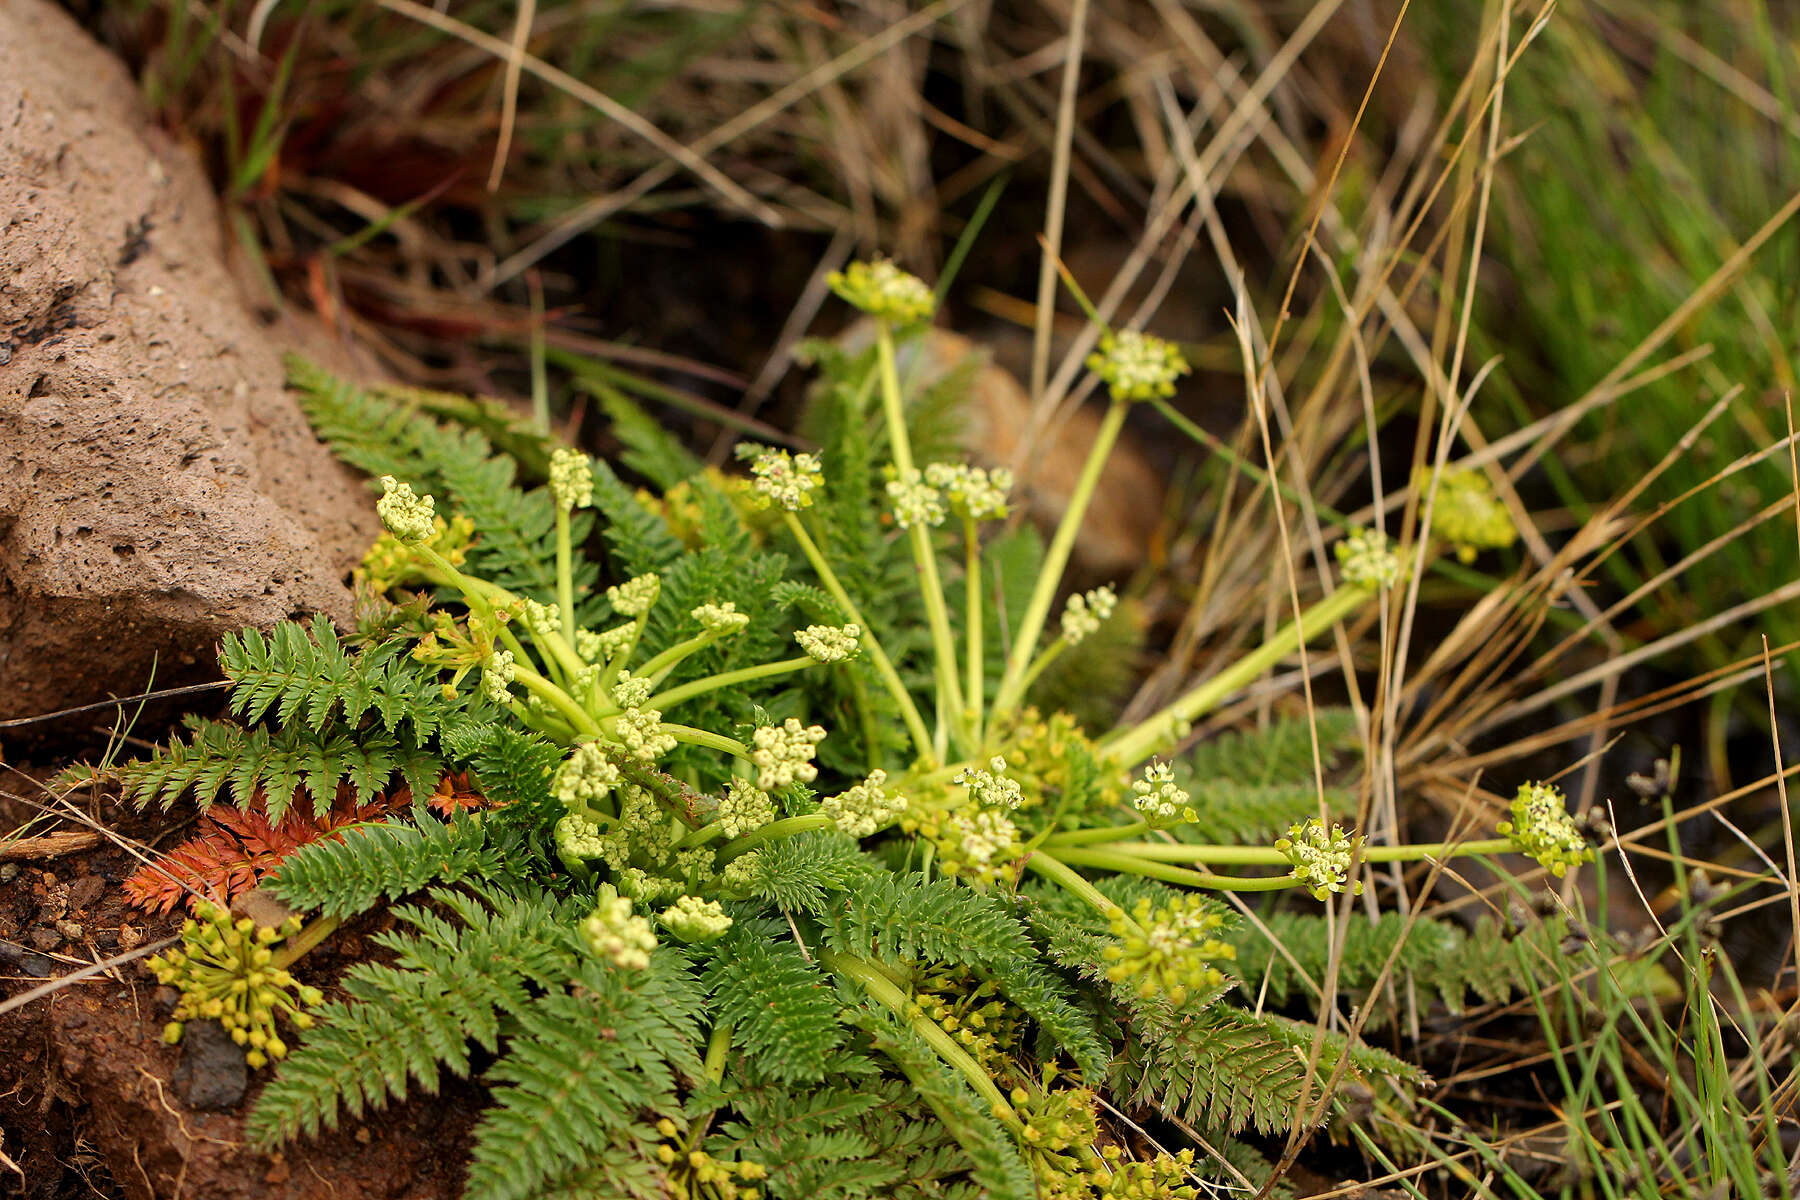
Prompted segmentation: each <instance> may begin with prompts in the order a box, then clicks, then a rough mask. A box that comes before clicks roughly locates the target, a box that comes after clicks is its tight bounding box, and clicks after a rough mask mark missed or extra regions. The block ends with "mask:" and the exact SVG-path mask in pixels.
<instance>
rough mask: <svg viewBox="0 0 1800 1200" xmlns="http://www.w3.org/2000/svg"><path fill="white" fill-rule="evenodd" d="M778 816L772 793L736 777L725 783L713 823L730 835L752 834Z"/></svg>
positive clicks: (729, 836) (734, 836)
mask: <svg viewBox="0 0 1800 1200" xmlns="http://www.w3.org/2000/svg"><path fill="white" fill-rule="evenodd" d="M774 819H775V802H774V801H773V800H771V799H769V794H768V793H767V792H765V791H763V790H762V789H761V788H759V787H755V786H753V785H751V784H750V783H748V782H746V781H745V780H742V779H733V780H732V781H731V782H729V783H727V784H726V785H725V795H724V796H722V797H720V799H719V811H718V812H717V813H716V814H715V815H714V816H713V824H715V825H717V826H718V827H719V831H720V832H721V833H723V834H724V835H725V836H726V837H728V838H740V837H743V836H744V835H745V834H746V833H752V832H754V831H756V830H758V829H761V828H762V827H763V826H764V825H767V824H768V823H769V822H770V821H773V820H774Z"/></svg>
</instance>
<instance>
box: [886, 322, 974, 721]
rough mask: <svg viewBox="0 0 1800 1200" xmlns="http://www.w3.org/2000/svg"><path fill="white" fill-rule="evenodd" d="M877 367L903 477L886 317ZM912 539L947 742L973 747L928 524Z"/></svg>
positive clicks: (902, 429)
mask: <svg viewBox="0 0 1800 1200" xmlns="http://www.w3.org/2000/svg"><path fill="white" fill-rule="evenodd" d="M875 345H876V352H877V357H878V359H879V361H880V370H881V407H882V412H883V413H884V414H885V415H886V417H887V430H888V443H889V446H890V447H891V449H892V451H893V455H894V466H895V468H896V469H897V470H898V471H899V472H900V478H901V479H902V480H906V479H908V478H910V477H911V475H912V473H913V472H914V471H916V470H917V468H916V467H915V466H914V465H913V457H912V443H911V441H909V440H908V438H907V434H906V413H905V411H904V410H903V408H902V404H901V398H900V373H899V370H898V369H897V368H896V367H895V365H894V334H893V331H892V330H890V329H889V328H888V326H887V322H885V321H883V322H881V323H880V326H879V332H878V333H877V334H876V338H875ZM907 534H908V537H909V538H910V540H911V543H912V555H913V566H914V567H916V568H917V569H918V572H919V596H920V598H921V599H923V600H924V602H925V621H926V624H927V625H928V626H929V627H930V629H931V649H932V660H933V668H934V671H935V673H936V675H937V681H938V688H939V690H940V692H941V693H942V695H943V696H944V697H945V706H946V708H947V709H948V710H949V716H950V727H951V730H952V732H953V734H955V735H956V736H953V737H952V739H951V740H952V741H953V742H954V743H955V744H956V745H957V748H958V749H959V750H961V751H963V752H965V753H968V752H971V751H972V750H973V745H972V744H971V743H970V742H969V728H968V721H967V716H968V714H967V713H966V712H965V711H964V709H963V697H962V685H961V684H960V683H958V682H957V678H956V676H957V670H956V668H957V662H956V643H955V641H954V639H952V637H951V636H950V610H949V608H948V606H946V605H945V603H944V584H943V580H942V579H940V578H939V577H938V568H937V550H936V548H935V547H933V546H932V544H931V526H929V525H927V524H925V523H924V522H923V521H920V522H915V523H914V524H913V526H912V528H910V529H908V530H907Z"/></svg>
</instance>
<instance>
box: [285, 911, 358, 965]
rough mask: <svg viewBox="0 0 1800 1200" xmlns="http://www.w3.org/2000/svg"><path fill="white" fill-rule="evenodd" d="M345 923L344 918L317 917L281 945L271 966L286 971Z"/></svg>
mask: <svg viewBox="0 0 1800 1200" xmlns="http://www.w3.org/2000/svg"><path fill="white" fill-rule="evenodd" d="M343 923H344V919H343V918H342V917H315V918H314V919H313V920H311V921H308V922H307V923H306V925H305V927H303V928H302V929H301V930H300V932H299V933H296V934H295V935H294V936H293V937H291V938H289V939H287V940H286V941H285V942H283V943H282V944H281V949H279V950H277V951H276V952H275V956H274V957H273V958H271V959H270V960H269V965H270V966H272V967H278V968H281V969H283V970H285V969H286V968H288V967H291V966H293V965H294V964H295V963H296V962H299V961H300V957H301V956H302V955H303V954H306V953H307V952H308V951H310V950H311V949H312V948H313V947H314V946H317V945H318V944H319V943H320V942H322V941H324V940H325V939H326V938H328V937H330V936H331V935H332V933H334V932H335V931H336V930H337V927H338V926H339V925H342V924H343Z"/></svg>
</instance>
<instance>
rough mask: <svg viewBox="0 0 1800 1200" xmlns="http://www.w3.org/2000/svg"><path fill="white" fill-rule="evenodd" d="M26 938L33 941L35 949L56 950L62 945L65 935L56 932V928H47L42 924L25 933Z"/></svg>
mask: <svg viewBox="0 0 1800 1200" xmlns="http://www.w3.org/2000/svg"><path fill="white" fill-rule="evenodd" d="M25 940H26V941H28V942H30V943H31V945H32V948H33V949H36V950H54V949H56V948H57V947H58V946H60V945H62V940H63V935H62V934H60V933H58V932H56V930H54V929H45V928H44V927H43V926H41V925H40V926H39V927H38V928H36V929H33V930H32V931H31V932H30V933H27V934H26V935H25Z"/></svg>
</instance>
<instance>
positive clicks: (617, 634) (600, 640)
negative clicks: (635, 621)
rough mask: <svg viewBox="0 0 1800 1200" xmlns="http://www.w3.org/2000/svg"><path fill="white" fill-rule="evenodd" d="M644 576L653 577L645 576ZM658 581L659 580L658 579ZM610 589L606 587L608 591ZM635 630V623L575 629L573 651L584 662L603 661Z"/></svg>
mask: <svg viewBox="0 0 1800 1200" xmlns="http://www.w3.org/2000/svg"><path fill="white" fill-rule="evenodd" d="M645 578H655V577H654V576H646V577H645ZM659 582H660V581H659ZM611 590H612V589H608V591H609V592H610V591H611ZM635 632H637V627H636V626H635V625H631V624H626V625H614V626H613V627H612V628H611V629H602V630H600V631H599V632H598V633H596V632H595V631H593V630H591V629H582V630H577V631H576V634H575V653H577V654H579V655H580V656H581V657H582V660H583V661H584V662H591V663H597V662H605V661H607V660H608V659H610V658H611V657H612V656H613V655H615V654H617V653H618V652H619V651H620V650H622V649H624V648H625V644H626V643H627V642H629V641H631V637H632V634H634V633H635Z"/></svg>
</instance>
